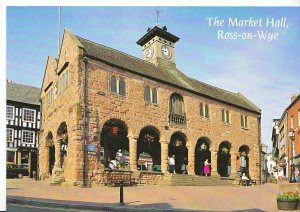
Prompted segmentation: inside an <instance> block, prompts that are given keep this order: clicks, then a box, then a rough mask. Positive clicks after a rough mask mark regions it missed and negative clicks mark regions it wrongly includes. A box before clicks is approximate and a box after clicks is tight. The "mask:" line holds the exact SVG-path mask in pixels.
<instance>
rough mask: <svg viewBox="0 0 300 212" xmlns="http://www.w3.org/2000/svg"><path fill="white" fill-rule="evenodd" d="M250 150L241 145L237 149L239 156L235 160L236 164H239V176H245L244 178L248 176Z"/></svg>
mask: <svg viewBox="0 0 300 212" xmlns="http://www.w3.org/2000/svg"><path fill="white" fill-rule="evenodd" d="M249 151H250V148H249V147H248V146H247V145H242V146H240V148H239V154H238V156H237V158H236V160H237V162H239V166H238V167H239V171H240V175H242V174H243V173H245V174H246V176H249V157H248V154H249Z"/></svg>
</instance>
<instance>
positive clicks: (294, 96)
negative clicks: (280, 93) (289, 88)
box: [291, 93, 299, 102]
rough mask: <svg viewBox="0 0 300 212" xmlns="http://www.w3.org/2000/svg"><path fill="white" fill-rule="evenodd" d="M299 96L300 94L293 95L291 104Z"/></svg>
mask: <svg viewBox="0 0 300 212" xmlns="http://www.w3.org/2000/svg"><path fill="white" fill-rule="evenodd" d="M298 96H299V93H294V94H292V97H291V102H293V101H294V100H295V99H296V98H297V97H298Z"/></svg>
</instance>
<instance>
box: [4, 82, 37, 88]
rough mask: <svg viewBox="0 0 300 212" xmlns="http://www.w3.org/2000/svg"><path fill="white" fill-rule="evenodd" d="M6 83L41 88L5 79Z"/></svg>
mask: <svg viewBox="0 0 300 212" xmlns="http://www.w3.org/2000/svg"><path fill="white" fill-rule="evenodd" d="M6 83H11V84H15V85H21V86H26V87H31V88H36V89H39V90H40V89H41V88H39V87H35V86H32V85H25V84H20V83H15V82H10V81H6Z"/></svg>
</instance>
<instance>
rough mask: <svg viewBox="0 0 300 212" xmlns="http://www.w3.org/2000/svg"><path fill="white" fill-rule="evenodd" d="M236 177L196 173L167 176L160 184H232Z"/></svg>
mask: <svg viewBox="0 0 300 212" xmlns="http://www.w3.org/2000/svg"><path fill="white" fill-rule="evenodd" d="M233 182H234V179H231V178H220V177H205V176H194V175H177V174H174V175H169V176H165V177H164V178H163V179H162V180H161V182H160V183H159V185H166V186H232V185H233Z"/></svg>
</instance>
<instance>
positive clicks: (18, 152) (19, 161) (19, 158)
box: [17, 151, 21, 165]
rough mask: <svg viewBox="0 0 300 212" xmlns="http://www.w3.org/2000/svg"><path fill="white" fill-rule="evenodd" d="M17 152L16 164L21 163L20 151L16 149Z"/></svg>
mask: <svg viewBox="0 0 300 212" xmlns="http://www.w3.org/2000/svg"><path fill="white" fill-rule="evenodd" d="M17 154H18V157H17V158H18V160H17V164H18V165H21V152H20V151H17Z"/></svg>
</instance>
